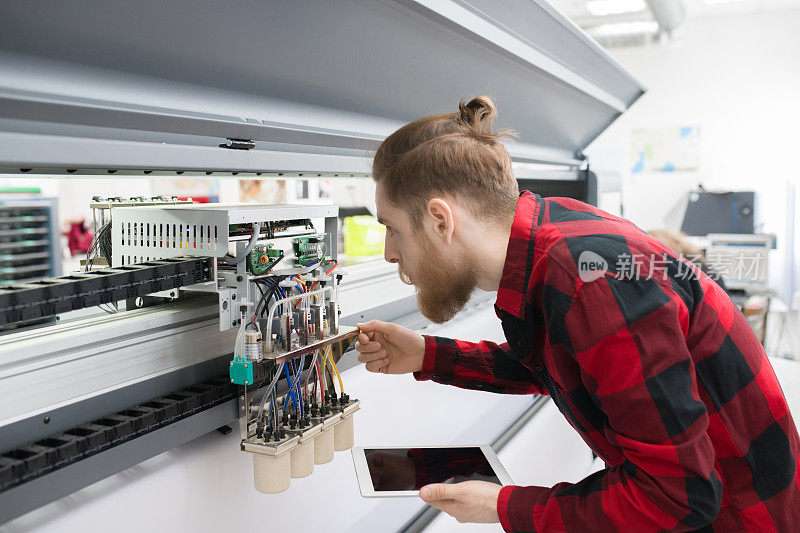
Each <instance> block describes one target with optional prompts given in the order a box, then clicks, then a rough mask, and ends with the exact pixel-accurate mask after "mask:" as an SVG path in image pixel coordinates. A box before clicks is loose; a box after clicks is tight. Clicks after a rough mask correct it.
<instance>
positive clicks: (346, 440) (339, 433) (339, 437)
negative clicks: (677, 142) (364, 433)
mask: <svg viewBox="0 0 800 533" xmlns="http://www.w3.org/2000/svg"><path fill="white" fill-rule="evenodd" d="M333 431H334V433H333V449H334V450H336V451H337V452H341V451H344V450H349V449H350V448H352V447H353V442H354V440H355V430H354V427H353V415H352V414H351V415H350V416H348V417H345V418H342V420H341V421H340V422H339V423H338V424H336V425H335V426H334V427H333Z"/></svg>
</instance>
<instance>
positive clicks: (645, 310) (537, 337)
mask: <svg viewBox="0 0 800 533" xmlns="http://www.w3.org/2000/svg"><path fill="white" fill-rule="evenodd" d="M495 116H496V110H495V107H494V104H493V103H492V101H491V100H490V99H488V98H485V97H479V98H475V99H473V100H472V101H470V102H469V103H467V104H463V103H461V104H460V105H459V111H458V112H456V113H448V114H442V115H435V116H430V117H425V118H422V119H420V120H417V121H415V122H412V123H411V124H408V125H406V126H404V127H402V128H400V129H399V130H398V131H396V132H395V133H393V134H392V135H390V136H389V137H388V138H387V139H386V140H385V141H384V142H383V144H382V145H381V146H380V148H379V149H378V151H377V152H376V154H375V158H374V163H373V177H374V179H375V181H376V183H377V189H376V193H375V197H376V202H377V211H378V217H379V220H380V222H381V223H382V224H384V225H385V226H386V229H387V232H386V248H385V258H386V260H387V261H389V262H391V263H397V264H398V267H399V271H400V275H401V277H402V279H403V280H404V281H406V282H408V283H411V284H413V285H414V286H415V288H416V291H417V300H418V304H419V308H420V311H421V312H422V313H423V314H424V315H425V316H426V317H428V318H429V319H431V320H432V321H434V322H437V323H442V322H445V321H447V320H449V319H451V318H452V317H453V316H454V315H455V314H456V313H457V312H458V311H459V310H460V309H461V308H462V307H463V306H464V305H465V303H466V302H467V300H468V299H469V297H470V295H471V294H472V292H473V290H474V289H476V288H481V289H483V290H486V291H496V292H497V301H496V303H495V311H496V313H497V315H498V317H499V318H500V320H501V321H502V325H503V330H504V332H505V336H506V339H507V340H508V342H507V343H503V344H500V345H498V344H495V343H492V342H486V341H482V342H478V343H473V342H465V341H460V340H454V339H445V338H438V337H431V336H423V335H419V334H417V333H415V332H413V331H411V330H409V329H406V328H403V327H401V326H398V325H395V324H388V323H385V322H379V321H372V322H368V323H366V324H359V328H360V329H361V333H360V335H359V339H358V343H357V346H356V347H357V350H358V351H359V352H360V353H359V360H360V361H361V362H363V363H366V368H367V370H369V371H371V372H377V373H382V374H403V373H408V372H413V373H414V376H415V377H416V379H418V380H434V381H437V382H439V383H444V384H448V385H452V386H456V387H462V388H467V389H476V390H483V391H492V392H498V393H506V394H548V395H550V397H551V398H552V399H553V401H554V402H555V404H556V406H558V409H559V410H560V411H561V412H562V413H563V414H564V416H565V417H566V419H567V420H568V422H569V423H570V424H571V425H572V427H573V428H574V429H575V430H576V431H578V433H580V435H581V437H582V438H583V439H584V440H585V441H586V443H587V444H588V445H589V447H591V449H592V450H594V452H595V453H596V454H597V455H598V456H600V457H601V458H602V459H603V460H604V461H605V462H606V465H607V467H606V468H605V469H604V470H602V471H600V472H597V473H595V474H592V475H590V476H589V477H587V478H586V479H584V480H582V481H580V482H578V483H575V484H570V483H559V484H557V485H555V486H553V487H537V486H531V487H522V486H506V487H500V486H498V485H495V484H492V483H488V482H481V481H467V482H464V483H457V484H435V485H428V486H426V487H423V488H422V489H421V490H420V497H421V498H422V499H423V500H425V501H426V502H428V503H429V504H430V505H433V506H435V507H438V508H439V509H441V510H443V511H445V512H447V513H448V514H450V515H452V516H454V517H455V518H457V519H458V520H459V521H462V522H498V521H499V522H500V523H501V524H502V526H503V528H504V529H505V530H507V531H636V532H643V531H662V530H669V531H688V530H699V529H703V530H707V531H710V530H714V531H759V532H761V531H776V530H777V531H790V530H794V531H796V530H797V529H796V528H798V527H800V474H798V464H800V437H798V433H797V428H796V426H795V423H794V421H793V420H792V416H791V414H790V413H789V408H788V406H787V403H786V400H785V398H784V395H783V393H782V391H781V388H780V386H779V384H778V380H777V378H776V377H775V373H774V372H773V370H772V367H771V365H770V363H769V360H768V359H767V356H766V354H765V352H764V349H763V348H762V346H761V345H760V344H759V342H758V340H757V339H756V337H755V335H754V334H753V332H752V330H751V329H750V327H749V325H748V324H747V321H746V320H745V319H744V317H743V316H742V314H741V313H740V312H739V310H738V309H737V308H736V307H735V306H734V304H733V303H732V302H731V300H730V298H728V296H727V295H726V294H725V292H724V291H723V290H722V289H721V288H720V287H719V286H718V285H717V284H716V283H715V282H714V281H713V280H711V278H709V277H708V276H707V275H706V274H704V273H703V272H701V271H700V270H699V269H698V268H697V267H696V266H694V265H692V264H691V262H689V261H687V260H685V259H684V258H682V257H681V256H679V255H678V254H676V253H675V252H674V251H673V250H671V249H670V248H668V247H667V246H665V245H663V244H662V243H660V242H658V241H657V240H655V239H654V238H653V237H651V236H649V235H647V234H646V233H644V232H643V231H641V230H639V228H637V227H636V226H635V225H633V224H632V223H631V222H629V221H627V220H624V219H621V218H619V217H615V216H613V215H610V214H608V213H606V212H604V211H601V210H599V209H597V208H595V207H593V206H590V205H587V204H584V203H581V202H578V201H576V200H573V199H568V198H542V197H540V196H538V195H536V194H532V193H530V192H524V193H522V194H521V195H520V194H519V191H518V187H517V182H516V179H515V178H514V175H513V172H512V168H511V160H510V158H509V156H508V153H507V152H506V150H505V148H504V147H503V145H502V144H501V142H500V141H501V140H502V135H503V132H499V133H495V132H493V131H492V122H493V120H494V118H495ZM636 258H644V260H643V261H642V260H639V261H638V262H636V261H635V262H634V263H635V264H634V266H635V267H636V268H635V269H634V270H633V271H632V272H631V271H630V269H628V270H627V271H621V270H620V269H615V265H617V266H618V265H620V264H621V262H624V261H628V262H630V261H631V259H636ZM652 259H655V260H652ZM542 438H546V436H542ZM536 460H537V458H536V457H531V461H536Z"/></svg>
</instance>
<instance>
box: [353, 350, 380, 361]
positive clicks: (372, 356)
mask: <svg viewBox="0 0 800 533" xmlns="http://www.w3.org/2000/svg"><path fill="white" fill-rule="evenodd" d="M384 358H386V350H381V351H379V352H373V353H360V354H358V362H359V363H371V362H372V361H378V360H379V359H384Z"/></svg>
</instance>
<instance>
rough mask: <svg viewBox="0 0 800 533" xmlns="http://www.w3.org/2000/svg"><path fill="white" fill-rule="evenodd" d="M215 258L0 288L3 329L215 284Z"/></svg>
mask: <svg viewBox="0 0 800 533" xmlns="http://www.w3.org/2000/svg"><path fill="white" fill-rule="evenodd" d="M213 261H214V258H211V257H200V258H182V257H181V258H174V259H162V260H158V261H149V262H147V263H139V264H136V265H127V266H122V267H114V268H103V269H100V270H93V271H90V272H81V273H79V274H71V275H69V276H62V277H60V278H48V279H43V280H40V281H32V282H29V283H17V284H12V285H5V286H1V287H0V326H3V325H5V324H12V323H14V322H21V321H27V320H34V319H37V318H43V317H48V316H52V315H56V314H58V313H65V312H67V311H75V310H77V309H83V308H85V307H92V306H95V305H100V304H104V303H112V302H118V301H121V300H125V299H128V298H137V297H139V296H147V295H148V294H152V293H154V292H160V291H166V290H170V289H175V288H178V287H185V286H188V285H194V284H195V283H202V282H204V281H213V279H214V278H213V276H214V267H213V265H214V263H213Z"/></svg>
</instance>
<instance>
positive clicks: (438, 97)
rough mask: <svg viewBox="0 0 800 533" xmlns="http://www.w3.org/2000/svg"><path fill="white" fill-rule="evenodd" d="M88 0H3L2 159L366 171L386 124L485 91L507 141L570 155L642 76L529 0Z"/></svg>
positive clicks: (629, 98) (88, 168)
mask: <svg viewBox="0 0 800 533" xmlns="http://www.w3.org/2000/svg"><path fill="white" fill-rule="evenodd" d="M93 1H94V2H96V3H94V4H93V3H92V1H90V2H89V3H87V4H85V5H84V6H82V8H81V9H75V6H71V5H70V6H68V5H63V6H62V5H60V4H56V5H54V4H52V3H51V2H46V1H45V0H31V1H29V2H26V3H25V5H24V6H23V5H21V4H20V5H18V4H14V3H6V4H3V6H2V7H0V16H2V17H3V18H4V19H5V20H13V21H14V23H13V24H9V25H8V27H7V28H5V30H4V32H3V34H2V35H0V61H2V62H3V64H4V68H3V71H2V72H0V132H3V133H7V134H10V135H11V137H10V138H5V137H0V168H2V169H3V170H4V171H7V172H15V173H19V172H22V171H23V170H27V171H29V172H34V173H44V172H47V173H53V172H55V173H67V172H72V173H81V174H83V173H104V172H106V171H119V172H120V173H123V172H125V173H127V172H134V173H137V174H140V173H141V172H143V171H158V172H185V171H196V172H222V173H233V172H267V173H282V172H293V173H304V172H309V173H315V174H316V173H324V174H329V175H336V174H337V173H341V174H362V175H363V174H367V173H369V155H370V152H371V151H373V150H375V148H376V147H377V146H378V144H379V143H380V141H381V140H382V139H383V138H385V136H386V135H388V134H389V133H390V132H392V131H393V130H395V129H397V128H398V127H399V126H401V125H402V124H404V123H406V122H408V121H410V120H412V119H414V118H417V117H419V116H422V115H426V114H430V113H431V112H435V111H447V110H454V109H455V102H456V101H457V100H458V98H462V97H467V96H470V95H474V94H479V93H486V92H488V93H490V94H492V95H493V96H495V97H496V98H497V100H498V102H499V104H500V110H501V113H502V114H501V117H500V119H501V124H503V125H505V124H508V125H510V126H513V127H515V128H516V129H517V131H518V132H519V133H520V141H519V142H517V143H512V144H509V145H508V148H509V151H510V153H511V156H512V158H514V159H515V160H518V161H528V162H542V163H550V164H562V165H570V166H576V165H580V163H581V157H580V152H581V151H582V150H583V149H584V148H585V147H586V146H587V145H588V144H589V143H590V142H591V141H592V140H593V139H594V138H595V137H596V136H597V135H598V134H599V133H600V132H601V131H603V130H604V129H605V128H607V127H608V125H609V124H610V123H611V122H612V121H613V120H615V119H616V118H617V117H618V116H619V115H620V114H621V113H622V112H624V111H625V110H626V109H627V108H628V107H630V105H632V104H633V102H635V101H636V100H637V99H638V98H639V97H640V96H641V95H642V94H643V92H644V91H643V89H642V86H641V84H639V83H638V82H637V81H636V80H634V79H633V78H632V77H631V76H630V75H628V74H627V73H626V72H625V71H624V70H623V69H622V68H621V67H620V66H619V65H618V64H617V63H616V62H614V61H613V60H612V59H611V58H610V57H609V55H608V54H606V53H605V52H604V51H603V50H602V49H600V48H599V47H598V46H597V45H596V44H595V43H593V42H592V41H591V40H589V39H588V38H587V37H586V36H585V35H584V34H583V33H582V32H580V30H578V29H577V28H576V27H575V26H574V25H573V24H572V23H570V22H569V21H568V20H567V19H566V18H565V17H564V16H563V15H561V14H560V13H558V12H557V11H555V10H554V9H553V8H552V7H550V6H549V5H547V4H546V3H545V2H543V1H542V0H539V1H536V2H531V1H527V0H508V1H506V2H502V3H498V2H496V1H493V0H348V1H346V2H336V3H311V4H304V3H301V2H267V3H256V4H247V5H245V4H232V5H231V6H229V8H228V9H226V16H225V17H223V18H220V17H218V16H215V15H217V11H216V9H217V8H218V5H217V4H216V3H214V2H211V1H210V0H200V1H197V0H174V1H173V2H170V6H169V8H168V9H165V8H164V6H163V3H161V2H158V1H157V0H144V1H142V2H138V3H137V6H136V9H133V8H132V6H130V5H129V4H126V3H125V2H122V1H120V0H112V1H110V2H109V1H101V0H93ZM42 13H47V16H46V17H43V16H42V15H41V14H42ZM177 18H180V23H177V21H176V19H177ZM212 19H213V20H215V21H216V25H215V31H214V32H210V33H204V34H203V35H202V37H200V36H199V35H198V33H197V32H196V31H195V30H194V28H196V27H198V26H199V25H201V24H202V23H205V21H207V20H212ZM118 20H129V21H130V24H129V25H126V26H122V27H121V26H119V25H118V24H114V22H115V21H118ZM167 28H168V30H167ZM176 28H178V29H177V30H176ZM184 28H185V31H184ZM370 28H381V31H370V30H369V29H370ZM43 33H46V34H47V35H48V36H49V39H50V40H58V39H63V40H69V41H70V46H69V47H64V48H63V49H62V48H59V49H54V48H52V47H50V46H48V45H47V43H45V42H43V41H42V40H41V39H40V38H39V36H40V35H42V34H43ZM75 35H84V36H86V38H85V39H83V40H77V39H75V38H74V36H75ZM198 37H200V38H199V39H198ZM98 42H102V43H113V46H106V47H105V49H104V53H103V54H97V53H96V48H97V43H98ZM310 47H312V48H314V47H316V50H319V51H324V53H322V52H320V53H309V48H310ZM162 50H170V53H169V54H163V53H160V52H161V51H162ZM263 50H280V53H275V54H264V53H262V51H263ZM365 50H369V54H365V53H364V51H365ZM145 56H146V57H147V58H148V59H147V61H143V57H145ZM332 58H333V59H332ZM353 58H356V60H353ZM398 64H405V65H413V71H409V70H407V69H397V68H396V65H398ZM165 73H169V74H168V76H169V77H167V75H165ZM65 79H69V80H70V83H69V84H64V83H63V80H65ZM410 86H413V88H414V90H413V91H412V90H404V89H408V87H410ZM398 89H400V90H398ZM387 95H391V97H390V98H387ZM506 117H513V120H508V118H506ZM0 135H1V134H0ZM228 139H246V140H248V141H252V142H253V143H254V146H253V149H250V150H231V149H227V148H220V147H219V146H220V145H221V144H222V145H224V144H227V141H228ZM28 169H30V170H28Z"/></svg>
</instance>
